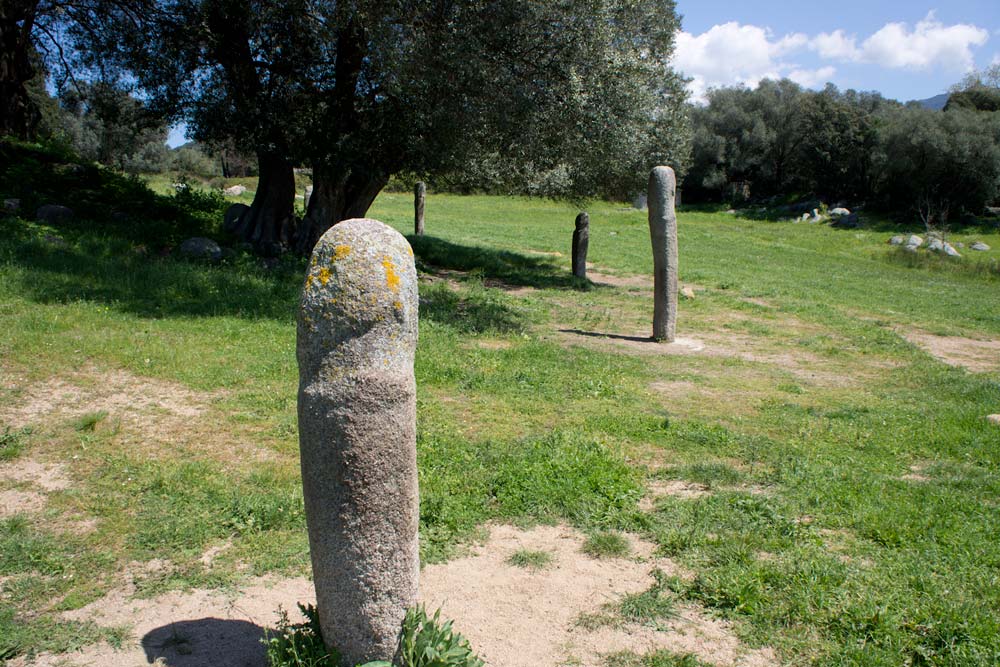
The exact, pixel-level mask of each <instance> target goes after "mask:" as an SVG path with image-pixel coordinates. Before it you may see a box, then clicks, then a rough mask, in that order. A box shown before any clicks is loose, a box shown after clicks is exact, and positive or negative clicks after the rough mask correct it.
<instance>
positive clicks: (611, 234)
mask: <svg viewBox="0 0 1000 667" xmlns="http://www.w3.org/2000/svg"><path fill="white" fill-rule="evenodd" d="M608 236H618V232H608Z"/></svg>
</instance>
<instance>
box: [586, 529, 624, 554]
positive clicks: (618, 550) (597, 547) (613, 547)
mask: <svg viewBox="0 0 1000 667" xmlns="http://www.w3.org/2000/svg"><path fill="white" fill-rule="evenodd" d="M630 549H631V547H630V546H629V543H628V540H627V539H625V537H624V536H623V535H621V534H620V533H616V532H614V531H608V530H604V531H598V532H596V533H593V534H591V535H590V536H589V537H588V538H587V540H586V541H585V542H584V543H583V553H585V554H587V555H588V556H591V557H593V558H622V557H624V556H627V555H628V553H629V550H630Z"/></svg>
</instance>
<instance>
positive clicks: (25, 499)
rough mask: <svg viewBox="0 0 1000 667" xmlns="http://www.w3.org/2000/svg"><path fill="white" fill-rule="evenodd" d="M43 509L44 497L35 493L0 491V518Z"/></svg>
mask: <svg viewBox="0 0 1000 667" xmlns="http://www.w3.org/2000/svg"><path fill="white" fill-rule="evenodd" d="M43 507H45V496H44V495H42V494H41V493H38V492H36V491H18V490H17V489H9V490H7V491H0V518H8V517H12V516H15V515H17V514H31V513H34V512H38V511H40V510H41V509H42V508H43Z"/></svg>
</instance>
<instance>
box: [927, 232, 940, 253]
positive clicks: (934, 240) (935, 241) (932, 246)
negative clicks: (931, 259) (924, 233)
mask: <svg viewBox="0 0 1000 667" xmlns="http://www.w3.org/2000/svg"><path fill="white" fill-rule="evenodd" d="M927 249H928V250H930V251H931V252H942V251H943V250H944V241H942V240H941V239H939V238H938V237H936V236H932V237H931V239H930V240H929V241H928V242H927Z"/></svg>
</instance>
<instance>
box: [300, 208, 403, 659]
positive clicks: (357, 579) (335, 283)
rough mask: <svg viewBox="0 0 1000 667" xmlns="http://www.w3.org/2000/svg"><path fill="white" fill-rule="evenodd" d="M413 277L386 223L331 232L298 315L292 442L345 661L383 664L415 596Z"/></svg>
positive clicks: (325, 613)
mask: <svg viewBox="0 0 1000 667" xmlns="http://www.w3.org/2000/svg"><path fill="white" fill-rule="evenodd" d="M416 345H417V272H416V269H415V268H414V263H413V251H412V250H411V248H410V245H409V244H408V243H407V242H406V239H404V238H403V237H402V235H400V234H399V233H398V232H396V231H395V230H393V229H392V228H391V227H389V226H387V225H385V224H383V223H381V222H379V221H377V220H366V219H355V220H345V221H344V222H341V223H338V224H336V225H334V226H333V227H331V228H330V229H329V231H327V232H326V233H325V234H324V235H323V236H322V238H320V240H319V242H317V244H316V247H315V248H314V250H313V253H312V259H311V260H310V263H309V270H308V273H307V275H306V279H305V285H304V287H303V290H302V300H301V304H300V307H299V314H298V338H297V355H298V362H299V402H298V408H299V446H300V449H301V453H302V487H303V494H304V496H305V507H306V523H307V524H308V527H309V550H310V554H311V556H312V566H313V580H314V583H315V586H316V601H317V608H318V611H319V619H320V626H321V627H322V631H323V638H324V640H325V641H326V643H327V645H328V646H329V647H332V648H336V649H337V650H338V651H339V652H340V655H341V656H342V658H343V665H346V666H350V667H353V666H354V665H357V664H362V663H365V662H369V661H373V660H391V659H392V657H393V654H394V653H395V651H396V646H397V638H398V635H399V630H400V627H401V624H402V620H403V617H404V615H405V613H406V610H407V608H409V607H411V606H413V605H414V604H415V602H416V597H417V580H418V576H419V572H420V558H419V553H418V545H417V525H418V519H419V507H418V501H417V456H416V383H415V381H414V377H413V354H414V351H415V349H416Z"/></svg>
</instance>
